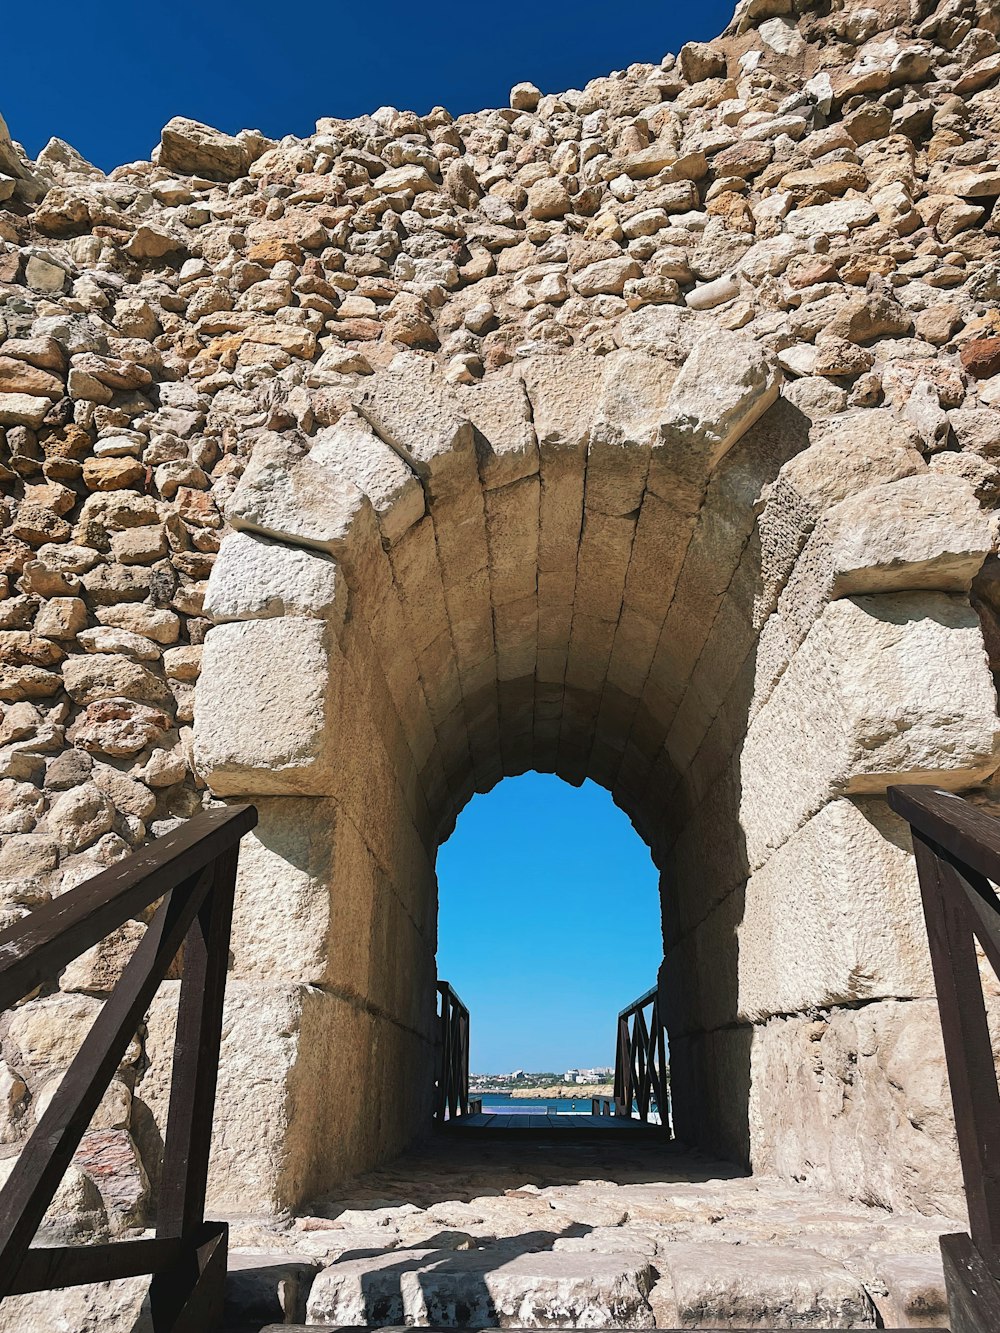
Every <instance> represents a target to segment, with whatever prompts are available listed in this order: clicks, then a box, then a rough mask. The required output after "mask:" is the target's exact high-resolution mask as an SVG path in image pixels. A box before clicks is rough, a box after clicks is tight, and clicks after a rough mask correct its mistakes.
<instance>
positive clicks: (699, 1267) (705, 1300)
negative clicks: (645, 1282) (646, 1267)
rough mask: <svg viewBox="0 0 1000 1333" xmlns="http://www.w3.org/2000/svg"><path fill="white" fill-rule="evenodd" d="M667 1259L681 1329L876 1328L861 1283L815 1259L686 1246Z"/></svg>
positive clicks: (749, 1248) (802, 1253)
mask: <svg viewBox="0 0 1000 1333" xmlns="http://www.w3.org/2000/svg"><path fill="white" fill-rule="evenodd" d="M663 1257H664V1267H665V1269H666V1271H667V1273H668V1274H669V1275H670V1281H671V1285H672V1287H673V1298H672V1300H671V1299H670V1298H669V1297H668V1298H667V1308H670V1306H673V1308H674V1309H675V1310H676V1321H675V1320H674V1319H671V1323H674V1322H676V1327H678V1328H760V1327H763V1321H765V1320H766V1322H767V1324H768V1325H770V1326H771V1327H775V1326H779V1327H780V1326H782V1325H783V1326H784V1327H786V1328H807V1327H811V1328H838V1327H841V1328H843V1327H847V1328H875V1327H876V1326H877V1325H876V1314H875V1308H874V1306H873V1305H872V1303H871V1300H870V1298H869V1296H868V1293H867V1292H866V1291H865V1289H864V1287H863V1286H862V1284H861V1283H860V1282H859V1281H858V1279H857V1278H856V1277H855V1276H854V1275H853V1274H852V1273H849V1272H848V1271H847V1269H846V1268H843V1267H842V1266H841V1265H840V1264H835V1263H831V1262H830V1261H829V1260H825V1261H824V1259H823V1257H822V1256H821V1255H820V1254H817V1253H816V1252H815V1251H813V1252H812V1253H810V1252H809V1251H808V1250H793V1249H786V1248H782V1247H780V1246H770V1245H741V1246H738V1247H735V1246H726V1245H712V1244H707V1245H706V1244H702V1245H683V1244H681V1245H671V1246H669V1247H668V1248H667V1249H666V1250H665V1252H664V1256H663ZM765 1312H766V1313H765ZM658 1322H659V1321H658Z"/></svg>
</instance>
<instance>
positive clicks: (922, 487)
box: [817, 475, 994, 597]
mask: <svg viewBox="0 0 1000 1333" xmlns="http://www.w3.org/2000/svg"><path fill="white" fill-rule="evenodd" d="M817 538H818V539H819V540H821V541H823V542H829V544H830V547H831V550H832V572H833V589H832V595H833V596H835V597H842V596H845V595H850V594H857V593H869V592H891V591H893V590H895V589H900V590H907V591H910V590H913V589H916V588H937V589H940V590H942V591H945V592H959V591H966V592H967V591H968V589H969V586H970V585H971V582H972V579H973V578H974V577H975V575H976V574H977V573H978V571H979V569H980V566H981V565H982V563H983V560H984V559H985V558H986V555H987V554H988V552H989V551H990V550H991V548H992V546H993V542H994V537H993V532H992V525H991V523H990V521H989V520H988V518H987V516H986V515H985V514H984V513H983V512H982V511H981V510H980V508H979V505H978V504H977V503H976V498H975V495H974V494H973V491H972V487H971V486H969V485H968V484H966V483H964V482H963V481H962V480H960V479H959V478H951V477H943V476H933V475H930V476H923V477H919V476H918V477H905V478H903V479H901V480H899V481H894V482H889V483H887V484H885V485H882V486H871V487H869V488H868V489H867V490H864V491H860V492H859V493H858V494H857V495H854V496H851V497H849V498H848V499H846V500H842V501H841V502H840V504H838V505H836V506H834V508H832V509H831V510H829V511H828V513H827V514H826V515H825V516H824V519H823V523H822V526H821V529H820V530H819V531H818V532H817Z"/></svg>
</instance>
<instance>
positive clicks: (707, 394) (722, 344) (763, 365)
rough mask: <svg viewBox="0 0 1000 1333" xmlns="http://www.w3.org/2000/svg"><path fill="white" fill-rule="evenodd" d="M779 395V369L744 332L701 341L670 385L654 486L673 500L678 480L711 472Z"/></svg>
mask: <svg viewBox="0 0 1000 1333" xmlns="http://www.w3.org/2000/svg"><path fill="white" fill-rule="evenodd" d="M777 396H778V373H777V370H776V368H775V367H774V365H773V364H772V363H771V362H770V360H769V359H768V357H767V355H766V354H765V353H764V352H763V351H762V350H761V349H760V348H759V347H758V346H757V345H756V344H755V343H753V342H751V341H750V340H748V339H747V338H745V337H744V336H743V335H742V334H738V333H726V332H720V333H718V334H713V335H712V336H711V337H708V338H705V339H703V340H702V341H701V342H699V343H697V344H696V345H695V346H694V348H693V349H692V351H691V355H690V356H689V357H688V359H687V360H686V361H685V362H684V365H683V367H682V369H681V372H680V374H679V375H678V376H677V379H676V381H675V383H674V386H673V389H672V390H671V394H670V399H669V402H668V404H667V408H666V413H665V419H664V420H663V421H662V423H661V425H660V432H659V438H658V439H656V440H655V441H654V444H653V453H652V460H651V463H650V472H649V486H650V489H651V490H652V491H653V492H654V493H655V494H657V495H659V496H661V497H662V498H664V499H671V498H672V496H673V495H674V493H675V492H676V490H677V489H678V483H679V484H680V487H681V488H683V487H684V486H685V485H691V484H695V482H696V479H698V478H704V477H706V476H707V475H709V474H710V473H711V472H712V470H713V468H714V467H715V466H716V464H717V463H718V462H719V460H720V459H721V458H722V457H723V456H724V455H725V454H726V452H727V451H728V450H729V449H731V448H732V446H733V444H734V443H735V442H736V441H737V440H738V439H739V438H740V436H742V435H744V434H745V433H746V432H747V431H748V430H749V429H750V427H751V426H752V425H753V424H754V422H755V421H757V420H758V419H759V418H760V417H761V416H762V415H763V414H764V413H765V412H766V411H767V409H768V408H769V407H770V406H771V404H772V403H773V402H774V401H775V399H776V398H777Z"/></svg>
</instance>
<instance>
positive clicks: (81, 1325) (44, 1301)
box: [0, 1237, 153, 1333]
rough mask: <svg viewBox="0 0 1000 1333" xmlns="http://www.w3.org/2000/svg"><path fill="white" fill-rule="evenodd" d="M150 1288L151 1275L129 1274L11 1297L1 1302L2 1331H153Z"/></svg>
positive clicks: (136, 1332)
mask: <svg viewBox="0 0 1000 1333" xmlns="http://www.w3.org/2000/svg"><path fill="white" fill-rule="evenodd" d="M88 1240H89V1237H88ZM148 1289H149V1278H148V1277H130V1278H123V1279H119V1280H118V1281H115V1282H99V1283H88V1284H87V1285H85V1286H82V1287H63V1288H60V1289H59V1290H56V1291H38V1292H32V1293H31V1294H30V1295H25V1296H8V1297H7V1298H6V1299H5V1300H4V1302H3V1304H2V1305H0V1333H52V1331H53V1329H58V1330H62V1329H72V1330H73V1333H153V1324H152V1320H151V1318H150V1315H149V1310H148V1307H147V1306H146V1305H145V1297H146V1292H147V1290H148Z"/></svg>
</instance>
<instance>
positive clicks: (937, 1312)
mask: <svg viewBox="0 0 1000 1333" xmlns="http://www.w3.org/2000/svg"><path fill="white" fill-rule="evenodd" d="M879 1275H880V1276H881V1278H882V1281H883V1282H884V1284H885V1287H886V1296H885V1297H884V1298H883V1299H882V1300H881V1301H879V1302H878V1304H879V1314H881V1316H882V1322H883V1324H884V1326H885V1327H886V1328H895V1327H899V1328H947V1326H948V1296H947V1293H946V1291H945V1285H944V1272H943V1270H942V1266H941V1256H940V1255H939V1254H936V1255H923V1254H919V1255H918V1254H913V1255H910V1254H906V1255H890V1256H886V1258H884V1259H883V1260H882V1261H881V1263H880V1265H879Z"/></svg>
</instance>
